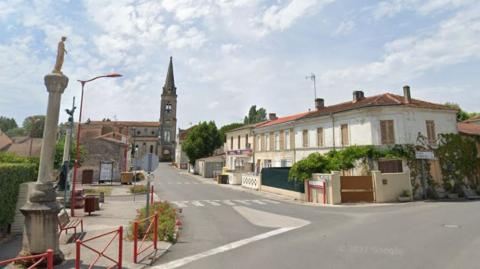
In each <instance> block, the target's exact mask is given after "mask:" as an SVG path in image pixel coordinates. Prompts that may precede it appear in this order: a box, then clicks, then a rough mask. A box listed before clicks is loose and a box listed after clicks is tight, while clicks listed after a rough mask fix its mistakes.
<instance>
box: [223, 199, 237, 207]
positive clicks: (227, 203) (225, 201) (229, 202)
mask: <svg viewBox="0 0 480 269" xmlns="http://www.w3.org/2000/svg"><path fill="white" fill-rule="evenodd" d="M222 202H223V203H224V204H226V205H231V206H236V204H235V203H233V202H232V201H230V200H223V201H222Z"/></svg>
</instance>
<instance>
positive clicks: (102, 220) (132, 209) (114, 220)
mask: <svg viewBox="0 0 480 269" xmlns="http://www.w3.org/2000/svg"><path fill="white" fill-rule="evenodd" d="M107 186H108V187H110V186H109V185H105V187H107ZM111 187H112V193H111V195H110V196H106V197H105V203H104V204H103V205H102V207H101V210H100V211H95V212H93V213H92V214H91V216H88V214H85V213H84V212H83V209H76V210H75V215H76V216H77V217H81V218H82V219H83V227H84V233H83V234H82V235H81V236H80V239H81V240H86V239H88V238H92V237H94V236H98V235H101V234H104V233H107V232H110V231H113V230H116V229H118V227H119V226H123V238H124V239H123V241H122V242H123V266H122V267H123V268H144V267H146V266H148V265H150V264H151V259H150V258H145V259H143V258H144V257H145V256H149V254H150V253H151V252H152V250H153V249H149V250H147V251H146V252H145V253H144V254H142V255H140V257H139V261H140V263H138V264H134V263H133V241H130V240H128V239H125V238H127V235H128V234H129V233H130V231H129V223H130V222H131V221H132V220H133V219H134V218H135V216H136V212H137V209H139V208H141V207H143V206H145V204H146V195H145V194H143V195H139V194H137V195H136V196H135V201H133V199H134V198H133V195H132V194H130V193H129V186H124V185H114V186H111ZM89 188H90V187H89ZM154 197H155V199H156V200H158V197H156V195H155V196H154ZM67 210H68V212H69V213H70V210H69V209H67ZM77 232H78V233H80V226H79V227H78V228H77ZM72 233H73V230H70V231H69V233H68V234H65V232H63V233H62V235H61V236H60V249H61V250H62V252H63V254H64V256H65V261H64V262H63V263H62V264H60V265H57V266H55V268H59V269H63V268H65V269H67V268H74V267H75V255H76V252H75V250H76V244H75V242H74V240H73V234H72ZM78 235H79V234H78ZM114 235H115V234H110V235H108V236H105V237H102V238H99V239H97V240H92V241H90V242H87V243H86V244H87V245H88V246H90V247H92V248H93V249H96V250H98V251H99V252H101V251H102V250H103V249H104V248H105V246H106V245H107V244H108V243H109V242H110V240H111V239H112V238H113V236H114ZM147 243H148V244H149V243H150V242H147ZM21 244H22V236H16V237H14V238H13V239H12V240H10V241H9V242H6V243H3V244H1V245H0V248H1V249H2V251H1V254H0V259H7V258H11V257H15V256H16V255H17V254H18V252H19V251H20V249H21ZM139 245H140V242H139ZM157 246H158V251H157V253H155V255H153V256H154V257H153V258H154V259H158V258H159V257H160V256H161V255H162V254H163V253H165V252H166V251H167V250H168V249H169V248H170V246H171V243H168V242H164V241H159V242H158V244H157ZM4 250H5V251H4ZM104 253H105V254H106V255H108V256H110V257H112V258H113V259H114V260H117V258H118V236H117V238H116V239H115V240H114V241H113V242H112V243H111V245H110V246H109V247H108V249H107V250H106V251H105V252H104ZM96 258H97V254H96V253H94V252H93V251H91V250H89V249H87V248H85V247H82V248H81V261H82V264H81V268H88V265H89V264H90V263H91V262H92V261H93V260H94V259H96ZM142 259H143V260H142ZM111 265H113V263H112V262H111V261H109V260H108V259H105V258H100V259H99V261H98V262H97V263H96V266H95V268H99V267H108V266H111Z"/></svg>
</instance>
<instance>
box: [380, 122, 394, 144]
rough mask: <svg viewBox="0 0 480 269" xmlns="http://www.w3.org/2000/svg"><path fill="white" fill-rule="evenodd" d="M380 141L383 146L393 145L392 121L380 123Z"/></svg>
mask: <svg viewBox="0 0 480 269" xmlns="http://www.w3.org/2000/svg"><path fill="white" fill-rule="evenodd" d="M380 140H381V143H382V144H383V145H387V144H395V130H394V127H393V120H381V121H380Z"/></svg>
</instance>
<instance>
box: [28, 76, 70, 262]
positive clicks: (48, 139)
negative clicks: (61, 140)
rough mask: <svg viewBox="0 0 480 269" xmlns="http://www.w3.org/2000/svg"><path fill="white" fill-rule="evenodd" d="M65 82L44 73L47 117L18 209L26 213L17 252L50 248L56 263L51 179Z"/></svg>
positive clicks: (60, 258)
mask: <svg viewBox="0 0 480 269" xmlns="http://www.w3.org/2000/svg"><path fill="white" fill-rule="evenodd" d="M67 85H68V77H66V76H64V75H63V74H58V73H52V74H48V75H46V76H45V86H46V87H47V91H48V107H47V116H46V118H45V126H44V130H43V141H42V151H41V154H40V166H39V171H38V178H37V182H35V183H30V184H29V191H28V193H29V197H28V200H27V203H26V204H25V205H24V206H23V207H22V208H21V209H20V211H21V212H22V214H23V215H24V216H25V224H24V228H23V244H22V250H21V252H20V254H19V255H30V254H38V253H43V252H45V251H46V250H47V249H49V248H50V249H53V251H54V257H55V259H54V260H55V264H58V263H60V262H62V261H63V253H62V252H61V251H60V248H59V243H58V224H57V223H58V222H57V214H58V212H59V211H60V207H59V205H58V203H57V201H56V195H55V190H54V188H53V181H54V180H55V178H54V174H53V172H54V171H53V162H54V159H53V158H54V154H55V143H56V135H57V125H58V116H59V113H60V99H61V95H62V93H63V92H64V90H65V88H66V87H67Z"/></svg>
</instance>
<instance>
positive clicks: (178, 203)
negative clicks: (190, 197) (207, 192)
mask: <svg viewBox="0 0 480 269" xmlns="http://www.w3.org/2000/svg"><path fill="white" fill-rule="evenodd" d="M170 203H172V204H175V205H176V206H178V207H187V201H183V202H180V201H171V202H170Z"/></svg>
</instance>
